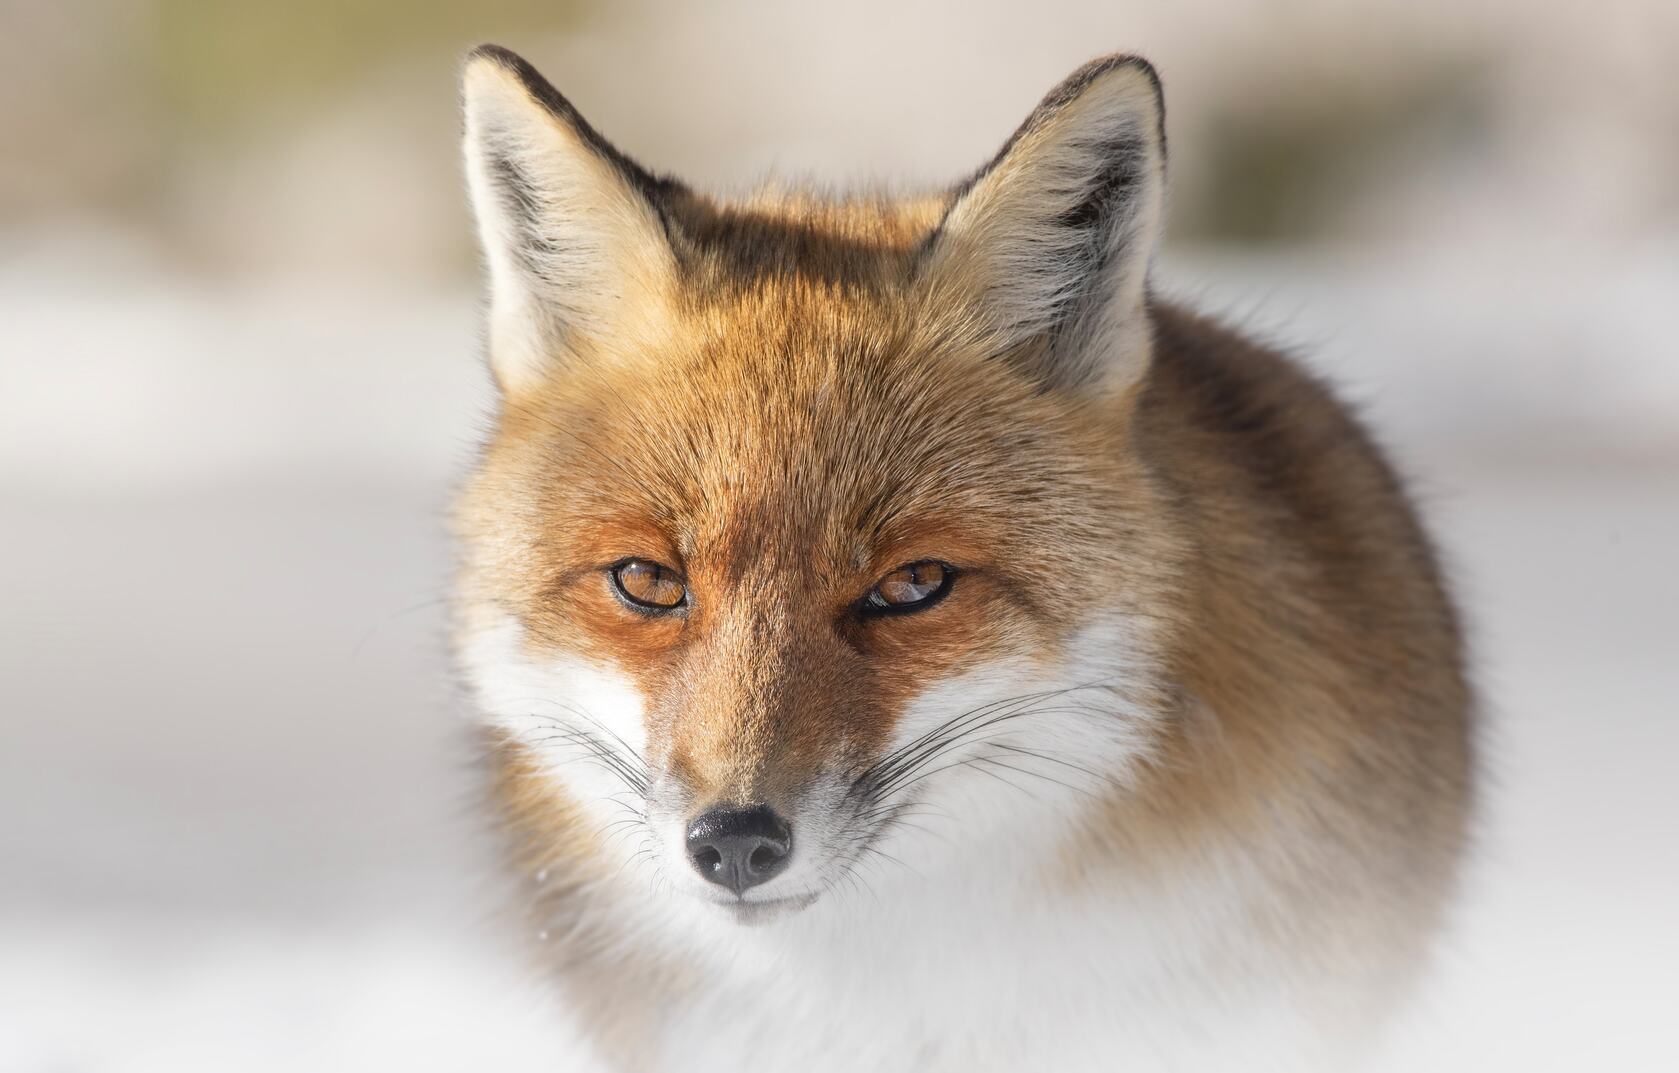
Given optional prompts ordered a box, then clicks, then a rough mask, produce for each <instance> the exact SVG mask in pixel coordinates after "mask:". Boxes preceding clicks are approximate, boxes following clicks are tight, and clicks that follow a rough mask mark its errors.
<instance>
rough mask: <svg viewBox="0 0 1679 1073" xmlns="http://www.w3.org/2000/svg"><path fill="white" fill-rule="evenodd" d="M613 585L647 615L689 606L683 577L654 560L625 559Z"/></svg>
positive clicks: (614, 574) (632, 604)
mask: <svg viewBox="0 0 1679 1073" xmlns="http://www.w3.org/2000/svg"><path fill="white" fill-rule="evenodd" d="M612 585H613V587H614V588H616V589H617V590H618V595H619V596H622V597H623V598H624V599H625V600H626V601H628V602H629V603H630V605H631V606H633V607H636V608H640V609H643V610H647V611H671V610H674V609H676V608H678V607H681V606H682V605H683V604H685V603H687V602H688V587H687V586H686V585H684V584H683V583H682V577H681V575H680V574H678V573H677V572H676V571H675V570H672V569H671V568H670V567H668V566H665V565H664V564H662V563H656V562H654V561H653V560H651V559H625V560H624V561H623V562H621V563H619V564H618V565H617V566H614V567H613V568H612Z"/></svg>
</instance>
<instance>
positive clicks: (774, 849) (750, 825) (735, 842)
mask: <svg viewBox="0 0 1679 1073" xmlns="http://www.w3.org/2000/svg"><path fill="white" fill-rule="evenodd" d="M792 855H793V833H792V832H791V831H789V830H788V829H787V824H786V823H784V822H783V821H782V819H781V817H780V816H777V815H776V814H775V812H774V811H773V810H771V809H770V808H769V806H767V805H751V806H748V807H746V808H730V807H718V808H714V809H709V810H708V811H706V812H702V813H701V814H700V815H699V818H697V819H696V820H694V822H693V823H691V824H689V825H688V859H689V860H690V861H692V862H694V868H695V869H696V870H698V871H699V873H700V875H702V876H704V877H705V878H706V879H707V880H709V881H710V882H712V883H715V884H717V885H718V886H720V887H727V888H729V889H730V890H732V891H734V892H735V893H736V894H741V893H743V892H745V890H746V888H748V887H756V886H757V885H758V884H760V883H767V882H769V881H770V880H771V879H773V878H774V877H775V876H776V875H777V874H778V873H780V871H781V870H782V869H783V868H785V867H787V859H788V858H789V857H791V856H792Z"/></svg>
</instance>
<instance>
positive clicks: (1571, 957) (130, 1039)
mask: <svg viewBox="0 0 1679 1073" xmlns="http://www.w3.org/2000/svg"><path fill="white" fill-rule="evenodd" d="M1203 268H1205V269H1206V271H1205V272H1203V271H1201V269H1203ZM1666 271H1668V274H1667V275H1665V276H1663V275H1661V274H1660V273H1657V274H1656V275H1654V276H1653V277H1652V276H1650V275H1644V276H1639V277H1638V278H1636V279H1633V280H1629V281H1628V282H1627V285H1626V287H1625V288H1616V287H1609V286H1607V285H1604V284H1601V283H1600V284H1599V286H1598V287H1597V291H1598V292H1601V293H1600V294H1599V296H1598V300H1599V301H1600V304H1599V305H1597V306H1594V307H1590V308H1582V307H1580V306H1579V305H1577V304H1574V305H1570V304H1566V303H1563V302H1562V300H1561V299H1560V298H1558V297H1556V296H1555V294H1553V293H1552V292H1549V291H1545V290H1544V289H1543V288H1541V289H1540V295H1539V297H1538V298H1537V299H1536V300H1534V301H1531V302H1529V303H1526V306H1528V307H1531V308H1525V307H1524V304H1523V303H1521V302H1518V301H1516V300H1514V298H1513V297H1512V296H1511V295H1506V298H1509V299H1510V304H1509V307H1508V308H1509V311H1510V313H1511V314H1512V315H1511V317H1510V318H1509V319H1510V321H1511V322H1514V321H1515V320H1517V319H1521V320H1522V322H1523V323H1524V324H1528V325H1530V326H1529V327H1527V328H1524V329H1522V330H1515V329H1509V328H1507V327H1506V326H1505V325H1504V322H1503V321H1501V320H1499V319H1498V318H1496V317H1492V316H1489V315H1486V314H1482V315H1480V316H1479V317H1478V318H1477V316H1475V315H1474V314H1473V313H1472V312H1466V310H1471V309H1472V303H1469V302H1466V301H1464V300H1463V298H1462V297H1461V295H1460V292H1459V290H1457V289H1454V288H1456V287H1457V286H1458V283H1459V282H1460V281H1455V280H1453V279H1451V278H1449V277H1445V276H1441V275H1439V274H1431V275H1430V276H1429V278H1428V279H1411V280H1408V281H1407V280H1404V279H1401V280H1398V281H1397V282H1396V281H1395V280H1394V279H1392V278H1389V277H1386V276H1381V275H1375V276H1371V275H1368V274H1367V275H1359V274H1357V273H1348V272H1343V271H1326V270H1324V269H1322V268H1321V266H1320V267H1317V268H1314V267H1313V266H1311V265H1304V266H1302V265H1281V264H1275V263H1272V264H1268V263H1265V262H1246V263H1240V264H1233V263H1229V262H1219V264H1218V265H1217V266H1216V267H1207V266H1205V265H1201V264H1198V263H1196V262H1193V261H1192V262H1190V263H1188V264H1187V265H1186V266H1185V267H1184V268H1183V269H1182V270H1181V271H1180V273H1179V275H1180V277H1181V278H1189V279H1211V280H1212V281H1213V282H1212V284H1210V285H1209V286H1207V287H1206V288H1204V289H1205V291H1206V293H1207V294H1208V296H1209V297H1210V298H1211V299H1212V300H1213V304H1214V305H1215V306H1218V307H1222V308H1230V309H1236V310H1239V311H1244V312H1246V313H1248V314H1250V315H1251V316H1253V317H1254V318H1256V319H1258V320H1259V321H1260V322H1261V323H1271V324H1280V325H1282V326H1283V330H1284V331H1286V332H1289V333H1291V334H1293V335H1295V337H1297V338H1304V339H1306V340H1307V341H1309V342H1312V343H1314V344H1315V345H1318V346H1320V347H1321V352H1322V353H1323V355H1324V357H1323V359H1322V360H1321V361H1320V366H1321V367H1323V368H1325V369H1326V370H1327V371H1330V372H1331V373H1333V374H1334V375H1336V376H1337V377H1339V378H1341V379H1343V380H1347V381H1349V382H1350V383H1351V385H1352V387H1353V388H1354V391H1355V393H1356V394H1357V395H1358V396H1359V397H1361V398H1363V399H1365V400H1367V401H1368V402H1369V404H1370V409H1371V412H1372V414H1373V415H1374V417H1375V419H1376V421H1377V422H1378V424H1379V426H1380V427H1381V429H1382V430H1383V432H1384V433H1385V434H1386V438H1387V439H1388V440H1389V442H1391V443H1392V444H1394V446H1395V449H1396V450H1397V451H1398V453H1399V454H1400V456H1401V457H1402V458H1403V459H1404V460H1405V461H1406V463H1407V466H1408V468H1409V469H1410V471H1411V472H1412V473H1413V474H1414V475H1415V476H1416V477H1417V479H1418V484H1419V486H1420V488H1421V490H1422V492H1423V494H1424V496H1425V498H1426V500H1427V504H1428V511H1429V513H1430V515H1431V517H1432V518H1433V519H1434V521H1435V523H1436V525H1437V528H1438V531H1439V533H1440V535H1441V537H1442V540H1443V542H1444V544H1445V546H1446V548H1447V551H1448V554H1449V557H1450V559H1451V562H1452V563H1453V566H1454V570H1455V573H1456V575H1457V576H1458V578H1459V580H1460V582H1461V586H1462V593H1463V599H1464V601H1465V603H1466V605H1467V606H1468V608H1469V610H1470V613H1471V618H1472V621H1473V624H1474V627H1475V634H1476V641H1477V648H1478V654H1479V656H1478V662H1479V665H1480V667H1481V668H1482V671H1481V678H1482V682H1483V684H1484V687H1485V691H1486V695H1487V698H1488V700H1489V708H1490V711H1491V716H1492V720H1493V722H1492V729H1491V732H1490V734H1489V753H1490V755H1491V757H1492V767H1493V772H1492V774H1493V779H1492V783H1491V789H1490V793H1489V802H1488V809H1487V815H1486V820H1485V830H1484V835H1483V840H1482V842H1483V845H1482V850H1481V853H1480V860H1479V863H1478V866H1477V869H1476V872H1475V874H1474V877H1473V879H1472V881H1471V883H1470V885H1469V890H1468V893H1467V896H1466V898H1465V901H1464V905H1463V909H1462V913H1461V916H1460V920H1459V922H1458V926H1457V928H1456V930H1455V931H1454V933H1453V934H1452V936H1451V937H1450V939H1449V941H1448V943H1447V944H1446V948H1445V952H1444V955H1443V957H1442V960H1441V966H1440V971H1439V973H1438V976H1437V978H1436V979H1435V980H1434V981H1432V983H1431V985H1430V988H1429V990H1428V993H1427V995H1425V997H1424V1000H1423V1002H1422V1003H1421V1004H1420V1007H1419V1009H1418V1010H1417V1011H1416V1012H1415V1014H1414V1016H1412V1017H1411V1018H1410V1020H1409V1022H1408V1023H1407V1025H1406V1026H1405V1027H1404V1028H1403V1029H1402V1030H1401V1031H1400V1032H1399V1033H1398V1034H1397V1037H1396V1040H1395V1042H1394V1045H1393V1047H1392V1052H1393V1053H1392V1055H1391V1056H1390V1058H1389V1061H1388V1068H1390V1069H1392V1070H1394V1071H1399V1070H1421V1069H1427V1070H1457V1069H1463V1070H1477V1071H1486V1070H1504V1069H1510V1070H1521V1071H1523V1073H1533V1071H1540V1070H1580V1069H1629V1070H1670V1069H1675V1068H1679V1029H1676V1028H1675V1022H1674V1013H1673V1001H1674V999H1675V998H1676V997H1679V913H1675V911H1674V907H1675V906H1679V851H1676V850H1675V847H1676V846H1679V787H1676V780H1675V778H1674V776H1673V774H1672V770H1671V768H1672V757H1673V756H1674V755H1675V751H1676V747H1679V718H1676V717H1679V703H1676V702H1675V697H1676V696H1679V566H1676V565H1675V549H1679V454H1676V453H1675V452H1674V450H1673V449H1674V448H1675V446H1679V445H1676V443H1675V440H1674V438H1673V435H1672V429H1673V428H1675V427H1679V425H1676V424H1674V421H1675V415H1679V407H1673V408H1669V407H1670V404H1672V403H1673V402H1674V401H1675V399H1674V395H1673V394H1672V392H1673V390H1674V388H1673V385H1674V380H1673V378H1674V376H1675V369H1676V368H1679V366H1676V365H1675V364H1674V363H1673V361H1672V360H1671V359H1672V347H1673V342H1672V341H1673V339H1674V338H1675V337H1676V333H1675V332H1674V331H1673V330H1671V329H1672V328H1673V324H1672V315H1671V313H1666V314H1660V315H1661V316H1663V317H1665V320H1664V322H1663V323H1662V324H1661V325H1657V324H1656V323H1655V321H1654V320H1653V319H1650V320H1648V322H1647V323H1646V324H1645V327H1644V329H1642V330H1637V331H1635V330H1634V329H1631V328H1625V327H1624V325H1625V323H1626V319H1627V315H1628V314H1629V313H1641V312H1643V311H1646V310H1653V309H1655V306H1653V305H1652V304H1651V303H1650V302H1649V301H1648V299H1647V297H1641V295H1642V294H1644V293H1645V292H1643V291H1641V290H1640V288H1650V287H1654V286H1657V285H1658V284H1662V283H1664V282H1667V283H1670V282H1672V281H1673V280H1672V275H1671V270H1666ZM50 277H51V273H37V272H25V271H22V270H21V269H16V268H14V269H12V270H5V269H3V268H0V323H3V324H4V329H3V331H4V346H5V355H4V357H3V359H0V407H3V408H4V409H3V410H0V540H3V544H4V549H5V554H4V556H3V557H0V1073H14V1071H16V1073H49V1071H50V1073H76V1071H107V1070H109V1071H123V1073H129V1071H135V1073H138V1071H148V1070H159V1071H162V1070H169V1071H190V1070H197V1069H204V1070H227V1069H237V1070H240V1071H242V1073H264V1071H268V1070H274V1071H279V1070H299V1069H308V1070H338V1069H343V1070H352V1069H353V1070H364V1069H369V1068H372V1069H383V1068H403V1069H408V1070H416V1071H420V1070H456V1069H465V1068H489V1067H492V1066H493V1067H495V1068H506V1069H538V1068H551V1066H550V1065H549V1063H548V1062H547V1061H546V1060H545V1059H546V1056H549V1055H552V1054H553V1053H555V1049H556V1046H557V1042H556V1041H557V1033H558V1031H559V1030H558V1029H557V1028H556V1027H555V1026H554V1025H553V1024H551V1023H550V1021H549V1020H548V1018H547V1017H546V1016H545V1014H544V1000H545V996H544V995H543V994H542V992H541V991H540V990H539V989H538V988H537V987H536V986H535V985H533V984H532V983H531V982H530V981H529V980H528V979H527V978H525V977H524V976H523V975H522V973H521V971H520V969H519V968H518V964H517V961H516V960H515V959H514V958H512V957H510V956H509V955H508V954H507V953H506V951H505V950H503V948H502V947H501V946H500V944H499V943H498V942H497V941H496V940H495V939H494V938H492V935H493V934H494V929H493V928H492V927H490V925H489V921H488V918H487V915H486V909H485V905H486V901H487V899H486V898H485V897H484V893H485V887H484V882H485V881H484V880H482V879H481V878H480V877H481V876H482V875H483V874H484V870H483V868H482V856H481V855H482V849H481V842H480V841H479V840H478V839H476V838H475V832H474V822H473V819H472V813H471V809H470V805H469V801H470V796H471V785H472V784H471V779H470V776H469V774H468V772H467V771H466V770H465V769H464V767H463V764H462V758H463V757H464V755H465V751H464V749H463V748H462V747H461V743H460V738H459V730H460V727H459V717H458V715H457V713H456V711H455V709H454V706H453V699H452V694H451V692H450V687H449V685H448V681H447V675H446V673H445V671H444V669H443V664H442V660H441V655H440V653H441V648H442V645H441V607H440V605H439V603H438V600H439V597H440V593H441V582H442V579H443V576H444V573H445V570H446V566H447V550H446V547H445V545H444V543H443V541H442V537H441V524H440V510H441V507H442V504H443V503H444V502H445V501H446V497H447V485H448V481H449V476H450V474H451V473H452V472H453V471H454V470H455V467H457V466H458V464H459V462H460V459H461V458H462V457H463V456H464V454H465V452H466V451H467V450H468V449H469V445H470V443H471V441H472V438H473V428H474V424H473V423H474V420H475V413H476V408H477V406H478V405H479V402H480V401H481V399H482V394H481V391H482V384H481V379H480V377H479V375H478V372H477V370H476V368H475V367H474V364H473V360H472V357H471V352H472V347H473V338H474V323H473V322H474V313H473V308H472V303H471V302H470V301H469V300H466V299H464V298H462V297H460V296H452V295H451V296H442V297H432V298H428V299H426V300H424V301H416V300H414V299H413V298H412V297H402V296H392V297H391V298H389V299H387V300H381V301H379V302H376V303H375V304H374V305H373V306H372V307H371V308H364V309H359V310H354V311H351V310H350V309H348V307H347V306H345V305H344V304H343V303H342V302H339V301H331V300H323V299H321V298H320V297H319V296H318V295H309V294H301V293H278V292H264V293H261V294H255V295H253V294H247V293H243V292H240V293H214V294H211V293H205V292H203V291H202V290H196V289H191V288H182V287H180V286H179V285H171V284H167V283H160V284H159V285H158V287H157V288H156V289H155V290H147V289H145V288H133V287H129V288H126V289H124V290H123V291H121V292H116V291H112V292H109V293H104V292H99V291H98V290H97V287H95V288H94V290H93V292H92V293H89V292H88V291H86V290H83V289H80V288H77V289H72V288H69V287H67V286H63V285H55V284H54V283H53V282H52V279H51V278H50ZM1486 286H1492V284H1486ZM1395 288H1402V291H1399V292H1396V290H1395ZM1556 293H1560V288H1559V289H1558V291H1557V292H1556ZM1670 293H1671V292H1670ZM1547 295H1549V296H1550V297H1547ZM1448 296H1451V297H1448ZM1517 313H1521V314H1523V316H1522V317H1521V318H1517V317H1516V316H1515V314H1517ZM1648 315H1649V316H1650V317H1654V316H1655V315H1657V314H1653V313H1652V314H1648ZM1535 322H1537V323H1538V327H1531V325H1532V324H1533V323H1535ZM1594 323H1596V324H1610V323H1614V324H1618V325H1622V327H1621V328H1617V329H1615V330H1617V331H1626V332H1630V333H1632V334H1631V335H1629V337H1628V339H1627V340H1626V341H1624V344H1622V343H1618V344H1616V345H1613V346H1608V347H1605V348H1604V349H1603V352H1602V353H1599V354H1595V355H1594V354H1593V353H1592V352H1591V350H1590V348H1587V349H1585V350H1582V349H1581V348H1580V347H1579V346H1577V345H1572V346H1571V345H1570V343H1569V339H1570V337H1569V336H1568V335H1567V333H1568V332H1569V331H1574V332H1577V333H1588V332H1590V330H1591V327H1592V325H1593V324H1594ZM1605 331H1608V329H1605ZM1559 333H1561V334H1560V335H1559ZM1610 335H1611V336H1612V335H1613V333H1612V332H1611V333H1610ZM1592 337H1593V338H1597V335H1595V334H1594V335H1593V336H1592ZM1485 351H1491V353H1490V354H1484V355H1483V356H1484V360H1472V358H1473V357H1474V355H1476V354H1482V352H1485ZM1471 352H1473V353H1471ZM1629 352H1630V356H1629ZM1664 355H1665V360H1662V359H1663V356H1664ZM1570 376H1574V377H1577V379H1576V380H1574V381H1570V379H1569V377H1570ZM1501 391H1507V392H1508V394H1509V397H1508V398H1500V397H1499V395H1500V392H1501ZM1617 418H1621V419H1619V420H1618V419H1617Z"/></svg>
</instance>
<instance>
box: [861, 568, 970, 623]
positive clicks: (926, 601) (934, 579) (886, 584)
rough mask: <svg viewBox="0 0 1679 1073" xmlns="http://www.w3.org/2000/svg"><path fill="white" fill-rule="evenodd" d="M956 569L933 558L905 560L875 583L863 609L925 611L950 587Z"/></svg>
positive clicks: (865, 598) (940, 598)
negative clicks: (907, 561) (913, 561)
mask: <svg viewBox="0 0 1679 1073" xmlns="http://www.w3.org/2000/svg"><path fill="white" fill-rule="evenodd" d="M955 578H956V571H955V570H952V569H951V568H950V567H948V566H946V565H945V564H944V563H941V562H938V561H936V560H934V559H923V560H921V561H920V562H915V563H905V564H904V565H903V566H900V567H898V569H896V570H894V571H892V572H891V573H890V574H887V575H886V576H885V577H883V578H881V579H880V580H879V581H877V582H876V583H875V587H874V588H872V589H870V590H869V594H868V595H867V596H865V597H863V610H864V611H869V612H875V613H882V614H888V613H901V612H906V611H923V610H926V609H927V608H929V607H931V606H933V605H934V604H936V603H938V602H939V601H940V600H942V599H943V598H944V596H945V594H946V593H947V592H949V591H950V583H951V582H952V581H953V580H955Z"/></svg>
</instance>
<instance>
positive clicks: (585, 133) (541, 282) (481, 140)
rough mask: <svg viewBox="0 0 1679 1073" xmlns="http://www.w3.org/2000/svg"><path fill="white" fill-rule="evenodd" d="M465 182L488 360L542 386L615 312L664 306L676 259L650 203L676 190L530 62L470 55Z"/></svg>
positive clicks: (506, 55) (506, 375)
mask: <svg viewBox="0 0 1679 1073" xmlns="http://www.w3.org/2000/svg"><path fill="white" fill-rule="evenodd" d="M462 96H463V98H464V111H465V128H466V129H465V137H464V139H463V148H464V154H465V159H466V176H467V186H468V189H469V191H470V194H471V200H472V207H473V212H474V214H475V215H476V217H477V221H478V234H479V238H480V241H481V242H482V244H483V249H484V259H485V261H486V265H487V268H488V271H489V286H490V332H489V335H490V339H489V344H490V364H491V368H492V369H493V371H494V372H495V376H496V380H497V382H498V383H499V384H500V385H501V387H502V389H503V390H504V391H507V392H518V391H520V390H523V389H525V388H526V387H528V386H531V385H534V384H536V383H540V382H541V380H542V379H543V378H544V377H546V376H547V375H549V374H550V373H551V372H552V369H553V367H554V366H555V364H556V362H558V363H563V362H564V360H565V359H566V358H567V357H568V356H574V355H575V354H576V353H577V351H578V350H579V349H581V348H583V347H585V346H586V345H587V342H588V340H589V338H590V337H591V334H592V333H595V332H597V331H598V330H600V329H601V328H602V327H603V326H604V325H605V323H606V322H607V320H608V318H609V317H612V316H613V315H614V311H615V310H617V311H621V310H622V309H626V308H628V309H633V310H637V311H639V312H646V311H647V310H648V309H649V308H650V307H653V306H657V305H658V302H659V298H660V297H661V295H662V294H663V293H664V288H665V287H666V285H667V283H668V280H669V277H670V274H671V271H672V258H673V254H672V251H671V247H670V244H669V242H668V241H667V239H666V235H665V229H664V223H663V219H662V217H661V215H660V212H659V209H658V207H657V206H656V205H655V204H654V198H655V197H657V196H659V194H660V193H661V192H662V191H663V190H666V189H669V188H672V187H673V184H668V183H663V182H660V181H659V180H656V179H654V178H653V177H651V176H650V175H648V174H647V173H646V172H644V171H642V170H641V169H640V168H639V167H638V166H637V165H636V164H635V163H634V162H632V161H630V160H629V159H628V158H627V157H624V156H623V155H622V154H621V153H618V152H617V150H615V149H613V148H612V147H611V146H610V145H609V144H607V142H606V141H605V140H604V139H603V138H601V137H600V135H598V134H596V133H595V131H594V130H593V129H592V128H591V127H590V126H589V125H588V124H587V123H586V122H585V121H584V120H583V118H582V117H581V116H580V115H578V114H577V111H576V110H575V109H574V108H572V107H571V105H570V104H569V103H568V102H567V101H566V100H565V99H564V98H563V97H561V96H560V95H559V93H558V92H556V91H555V90H554V88H553V87H552V86H550V85H549V84H548V83H547V82H546V81H544V80H543V79H542V77H541V76H540V75H539V74H537V73H536V71H535V70H534V69H533V68H532V67H531V66H530V65H529V64H527V63H526V62H525V61H524V60H522V59H520V58H519V57H518V56H516V55H514V54H513V53H511V52H508V51H506V50H505V49H500V48H496V47H494V46H484V47H481V48H478V49H476V50H474V51H473V53H472V55H471V56H470V57H469V58H468V60H467V65H466V70H465V73H464V75H463V77H462Z"/></svg>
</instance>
